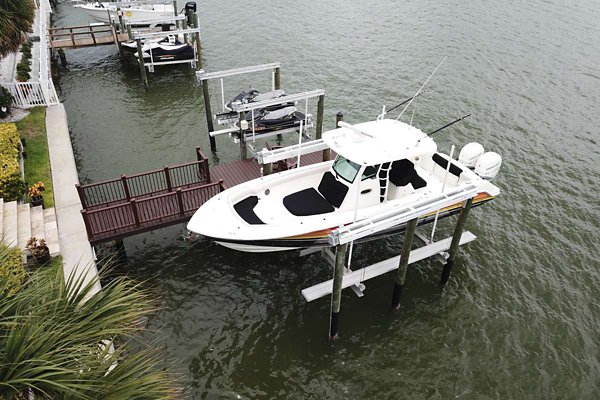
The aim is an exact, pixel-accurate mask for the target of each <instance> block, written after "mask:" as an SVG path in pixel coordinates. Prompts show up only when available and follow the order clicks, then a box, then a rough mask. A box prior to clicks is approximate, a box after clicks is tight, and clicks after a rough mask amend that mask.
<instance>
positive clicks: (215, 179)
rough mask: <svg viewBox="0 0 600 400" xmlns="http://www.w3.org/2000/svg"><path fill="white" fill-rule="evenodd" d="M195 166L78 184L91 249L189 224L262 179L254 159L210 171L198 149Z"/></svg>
mask: <svg viewBox="0 0 600 400" xmlns="http://www.w3.org/2000/svg"><path fill="white" fill-rule="evenodd" d="M196 158H197V161H193V162H189V163H184V164H179V165H175V166H169V167H163V168H161V169H157V170H153V171H149V172H144V173H139V174H134V175H130V176H126V175H122V176H121V177H120V178H116V179H111V180H106V181H102V182H96V183H90V184H85V185H77V186H76V187H77V192H78V194H79V198H80V200H81V204H82V210H81V214H82V217H83V220H84V223H85V227H86V231H87V235H88V239H89V241H90V243H91V244H92V245H97V244H100V243H103V242H108V241H113V240H122V239H123V238H125V237H129V236H133V235H137V234H140V233H143V232H149V231H152V230H155V229H160V228H164V227H167V226H171V225H176V224H180V223H182V222H186V221H188V220H189V219H190V218H191V216H192V215H193V214H194V213H195V212H196V210H197V209H198V208H199V207H200V206H201V205H202V204H204V203H205V202H206V201H208V200H209V199H210V198H211V197H213V196H215V195H217V194H218V193H220V192H221V191H223V190H225V189H227V188H230V187H233V186H235V185H238V184H240V183H244V182H247V181H249V180H252V179H256V178H259V177H260V176H261V175H262V173H261V166H260V165H259V164H258V163H257V162H256V161H255V160H254V159H246V160H237V161H233V162H229V163H223V164H218V165H213V166H209V162H208V159H207V158H206V157H205V156H204V155H203V154H202V152H201V150H200V148H197V149H196ZM322 160H323V158H322V153H320V152H318V153H310V154H305V155H303V156H302V158H301V165H310V164H316V163H318V162H321V161H322Z"/></svg>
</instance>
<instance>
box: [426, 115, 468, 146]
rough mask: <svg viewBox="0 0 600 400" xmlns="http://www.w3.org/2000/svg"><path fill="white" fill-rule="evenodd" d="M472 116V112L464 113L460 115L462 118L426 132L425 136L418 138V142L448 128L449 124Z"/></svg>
mask: <svg viewBox="0 0 600 400" xmlns="http://www.w3.org/2000/svg"><path fill="white" fill-rule="evenodd" d="M470 116H471V114H470V113H469V114H467V115H463V116H462V117H460V118H458V119H455V120H454V121H452V122H450V123H449V124H446V125H444V126H442V127H441V128H437V129H436V130H435V131H433V132H429V133H427V134H425V136H423V137H422V138H421V139H419V140H417V144H418V143H419V142H420V141H421V140H423V139H425V138H426V137H430V136H432V135H433V134H435V133H438V132H439V131H441V130H442V129H446V128H447V127H449V126H452V125H454V124H455V123H457V122H460V121H462V120H463V119H465V118H467V117H470Z"/></svg>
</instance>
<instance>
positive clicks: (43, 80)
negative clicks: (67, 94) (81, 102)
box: [0, 0, 58, 107]
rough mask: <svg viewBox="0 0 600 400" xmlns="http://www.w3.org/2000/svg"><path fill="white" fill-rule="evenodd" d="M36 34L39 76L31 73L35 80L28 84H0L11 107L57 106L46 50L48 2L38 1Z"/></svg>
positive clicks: (49, 9)
mask: <svg viewBox="0 0 600 400" xmlns="http://www.w3.org/2000/svg"><path fill="white" fill-rule="evenodd" d="M38 12H39V14H38V19H39V24H38V32H36V34H37V35H39V37H40V59H39V69H40V70H39V74H36V72H37V71H32V76H34V77H35V76H37V77H38V79H37V80H32V81H30V82H0V85H2V86H4V87H5V88H6V89H7V90H8V91H9V92H10V94H11V95H12V96H13V105H14V106H16V107H34V106H51V105H54V104H58V95H57V94H56V89H55V88H54V83H53V82H52V78H50V77H49V71H50V52H49V48H48V35H47V33H48V20H49V19H50V18H49V15H50V13H51V12H52V8H51V7H50V2H49V1H48V0H40V1H39V5H38Z"/></svg>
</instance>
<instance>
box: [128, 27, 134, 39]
mask: <svg viewBox="0 0 600 400" xmlns="http://www.w3.org/2000/svg"><path fill="white" fill-rule="evenodd" d="M127 37H128V38H129V40H133V32H132V31H131V25H130V24H127Z"/></svg>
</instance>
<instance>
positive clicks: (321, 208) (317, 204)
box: [283, 188, 335, 217]
mask: <svg viewBox="0 0 600 400" xmlns="http://www.w3.org/2000/svg"><path fill="white" fill-rule="evenodd" d="M283 205H284V206H285V208H287V210H288V211H289V212H291V213H292V214H294V215H295V216H297V217H303V216H307V215H318V214H326V213H329V212H332V211H333V210H335V208H333V206H332V205H331V204H330V203H329V202H328V201H327V200H325V198H324V197H323V196H321V194H319V192H317V191H316V190H315V188H308V189H304V190H301V191H299V192H296V193H292V194H289V195H287V196H285V197H284V198H283Z"/></svg>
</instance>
